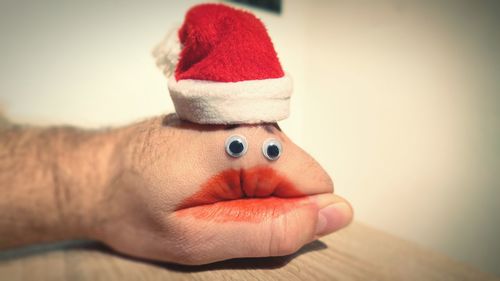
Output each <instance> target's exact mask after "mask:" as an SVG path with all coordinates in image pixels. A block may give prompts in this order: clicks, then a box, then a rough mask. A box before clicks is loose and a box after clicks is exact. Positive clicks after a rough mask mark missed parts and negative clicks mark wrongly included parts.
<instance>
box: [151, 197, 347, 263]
mask: <svg viewBox="0 0 500 281" xmlns="http://www.w3.org/2000/svg"><path fill="white" fill-rule="evenodd" d="M244 200H251V199H244ZM260 200H261V201H259V205H256V206H252V205H248V202H247V203H245V204H247V205H246V207H243V208H240V209H238V207H235V206H230V205H227V204H236V203H235V202H237V201H238V200H235V201H229V202H225V203H223V204H226V205H225V206H217V205H218V204H219V203H216V204H211V205H207V206H198V207H194V208H191V209H190V210H180V211H176V212H174V213H173V214H172V216H171V217H170V218H169V221H170V223H169V225H170V227H171V229H170V231H169V232H170V237H171V238H172V237H173V239H169V240H170V241H169V242H168V243H166V244H165V245H164V248H163V249H161V251H159V252H158V256H157V257H155V258H158V259H163V260H167V261H170V262H176V263H183V264H205V263H211V262H215V261H220V260H225V259H230V258H238V257H266V256H281V255H288V254H291V253H293V252H295V251H297V250H298V249H299V248H300V247H302V246H303V245H304V244H306V243H309V242H310V241H312V240H313V239H315V238H316V237H318V236H321V235H325V234H326V233H330V232H332V231H335V230H337V229H340V228H342V227H344V226H345V225H347V224H348V223H349V222H350V220H351V218H352V211H351V209H350V207H349V205H348V204H347V203H346V201H345V200H343V199H341V198H340V197H338V196H335V195H332V194H321V195H315V196H306V197H303V198H300V199H298V198H293V199H291V198H278V199H276V198H275V199H272V198H271V199H265V200H282V201H279V202H277V204H276V205H269V206H262V205H263V204H267V203H266V202H267V201H262V199H260ZM219 205H221V204H219ZM345 206H347V208H346V207H345ZM220 208H222V209H220ZM245 208H248V209H245ZM319 224H321V226H320V227H319ZM318 227H319V228H318ZM318 231H319V232H318Z"/></svg>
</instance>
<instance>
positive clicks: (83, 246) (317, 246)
mask: <svg viewBox="0 0 500 281" xmlns="http://www.w3.org/2000/svg"><path fill="white" fill-rule="evenodd" d="M326 248H328V246H327V245H326V244H325V243H323V242H321V241H319V240H315V241H313V242H311V243H309V244H306V245H305V246H303V247H302V248H300V250H298V251H297V252H295V253H293V254H291V255H287V256H280V257H265V258H237V259H231V260H225V261H220V262H215V263H210V264H205V265H180V264H174V263H167V262H158V261H151V260H144V259H140V258H135V257H131V256H127V255H124V254H121V253H117V252H115V251H113V250H112V249H110V248H108V247H107V246H105V245H104V244H101V243H98V242H93V241H66V242H59V243H54V244H41V245H33V246H27V247H23V248H18V249H12V250H7V251H3V252H0V262H4V261H9V260H15V259H21V258H27V257H30V256H35V255H42V254H46V253H49V252H54V251H71V250H88V251H98V252H101V253H103V254H108V255H114V256H119V257H121V258H124V259H127V260H131V261H135V262H141V263H149V264H151V265H155V266H158V267H162V268H165V269H168V270H173V271H178V272H201V271H209V270H217V269H275V268H280V267H283V266H285V265H287V264H288V263H289V262H290V261H292V260H293V259H294V258H296V257H298V256H300V255H303V254H306V253H309V252H314V251H320V250H323V249H326Z"/></svg>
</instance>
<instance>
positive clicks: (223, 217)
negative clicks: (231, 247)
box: [176, 166, 308, 222]
mask: <svg viewBox="0 0 500 281" xmlns="http://www.w3.org/2000/svg"><path fill="white" fill-rule="evenodd" d="M305 199H306V197H305V194H303V193H301V192H299V191H298V190H297V189H296V188H295V187H294V186H293V184H292V183H291V182H290V181H289V180H288V179H287V178H286V177H285V176H282V175H280V174H278V173H277V172H276V171H275V170H274V169H272V168H270V167H262V166H259V167H254V168H251V169H246V170H245V169H229V170H225V171H222V172H220V173H218V174H216V175H215V176H213V177H211V178H210V179H208V180H207V181H206V182H205V183H204V184H202V186H201V188H200V190H199V191H198V192H196V193H195V194H193V195H192V196H190V197H188V198H186V199H185V200H184V201H183V202H182V203H181V204H180V205H179V206H178V208H177V209H176V214H177V215H180V216H192V217H194V218H197V219H203V220H212V221H217V222H228V221H245V222H260V221H262V220H265V219H269V218H275V217H278V216H281V215H283V214H285V213H287V212H290V211H292V210H293V209H296V208H298V207H301V206H305V205H307V203H308V200H305Z"/></svg>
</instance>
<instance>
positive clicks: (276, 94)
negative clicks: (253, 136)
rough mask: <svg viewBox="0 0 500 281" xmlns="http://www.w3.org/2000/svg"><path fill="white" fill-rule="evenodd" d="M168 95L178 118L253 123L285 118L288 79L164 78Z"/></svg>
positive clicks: (289, 88)
mask: <svg viewBox="0 0 500 281" xmlns="http://www.w3.org/2000/svg"><path fill="white" fill-rule="evenodd" d="M168 89H169V91H170V96H171V97H172V101H173V102H174V106H175V110H176V112H177V115H178V116H179V118H181V119H184V120H188V121H191V122H195V123H200V124H255V123H266V122H276V121H279V120H283V119H285V118H287V117H288V115H289V112H290V96H291V94H292V79H291V77H290V76H289V75H285V76H283V77H281V78H273V79H263V80H247V81H241V82H213V81H204V80H192V79H186V80H179V81H176V80H175V78H174V77H171V78H170V79H169V81H168Z"/></svg>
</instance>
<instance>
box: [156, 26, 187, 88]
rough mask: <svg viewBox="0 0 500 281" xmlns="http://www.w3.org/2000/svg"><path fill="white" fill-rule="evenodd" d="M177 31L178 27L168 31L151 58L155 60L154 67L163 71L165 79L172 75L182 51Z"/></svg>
mask: <svg viewBox="0 0 500 281" xmlns="http://www.w3.org/2000/svg"><path fill="white" fill-rule="evenodd" d="M178 31H179V26H176V27H175V28H172V29H170V31H169V32H167V34H166V35H165V37H164V38H163V40H162V41H161V42H160V43H158V45H156V47H155V48H154V49H153V57H154V58H155V59H156V65H157V66H158V68H160V69H161V70H162V71H163V74H165V76H167V78H168V77H170V76H172V75H173V74H174V72H175V68H176V66H177V62H178V61H179V55H180V53H181V49H182V48H181V43H180V42H179V36H178V35H177V32H178Z"/></svg>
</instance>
